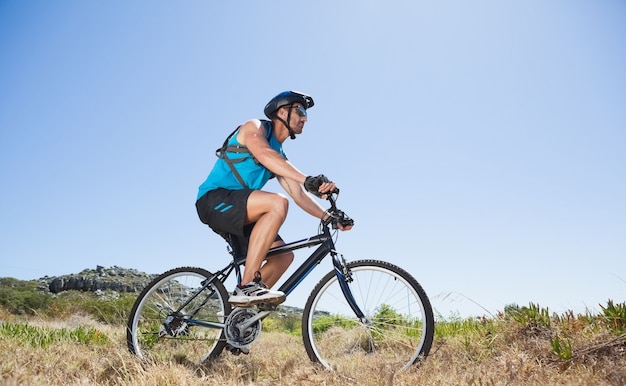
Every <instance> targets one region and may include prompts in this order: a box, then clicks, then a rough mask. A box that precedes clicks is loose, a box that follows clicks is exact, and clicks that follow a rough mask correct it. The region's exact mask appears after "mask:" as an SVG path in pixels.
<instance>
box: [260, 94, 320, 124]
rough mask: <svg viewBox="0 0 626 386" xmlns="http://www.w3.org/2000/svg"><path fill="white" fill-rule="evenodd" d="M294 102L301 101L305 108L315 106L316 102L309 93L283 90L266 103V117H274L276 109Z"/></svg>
mask: <svg viewBox="0 0 626 386" xmlns="http://www.w3.org/2000/svg"><path fill="white" fill-rule="evenodd" d="M294 103H300V104H301V105H302V106H303V107H304V108H305V109H308V108H310V107H313V105H314V104H315V102H313V98H311V96H309V95H306V94H302V93H300V92H297V91H283V92H281V93H280V94H278V95H276V96H275V97H274V98H272V100H271V101H269V102H268V103H267V105H265V109H264V110H263V112H264V113H265V116H266V117H268V118H269V119H272V118H273V117H274V113H275V112H276V110H278V109H279V108H281V107H283V106H287V105H291V104H294Z"/></svg>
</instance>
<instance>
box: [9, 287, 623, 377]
mask: <svg viewBox="0 0 626 386" xmlns="http://www.w3.org/2000/svg"><path fill="white" fill-rule="evenodd" d="M69 298H70V299H73V300H71V301H67V300H61V301H58V302H55V301H52V302H49V303H47V304H46V305H45V306H46V310H47V312H31V313H28V312H21V313H16V312H15V309H13V310H9V309H7V308H6V307H2V308H0V320H2V321H3V322H1V323H0V347H1V348H2V354H3V355H2V361H1V364H0V383H1V384H5V385H85V384H106V385H377V386H378V385H624V384H626V336H625V329H626V305H625V304H623V303H622V304H614V303H613V302H611V301H609V302H608V303H607V304H606V305H604V306H603V307H602V309H603V313H602V314H600V315H589V314H587V315H574V314H572V313H566V314H563V315H556V314H552V315H551V314H550V313H549V312H548V310H547V309H544V308H541V307H540V306H538V305H534V304H530V305H529V306H525V307H517V306H510V307H508V308H507V309H506V310H504V311H503V312H502V313H501V314H499V315H497V316H494V317H489V318H482V319H474V318H472V319H458V320H440V321H438V323H437V326H436V331H435V342H434V344H433V349H432V350H431V353H430V356H429V357H428V358H427V359H426V360H425V361H424V362H423V363H422V364H421V365H419V366H415V367H413V368H411V369H410V370H409V371H406V372H398V371H395V370H393V369H388V368H360V369H359V371H358V372H356V373H353V374H338V373H331V372H327V371H325V370H322V369H321V368H320V367H318V366H316V365H314V364H312V363H311V362H310V361H309V359H308V357H307V355H306V352H305V350H304V347H303V345H302V341H301V337H300V336H298V333H297V328H292V327H293V326H291V327H290V328H288V329H286V328H281V326H280V325H279V324H280V323H279V322H278V321H277V320H268V321H267V322H268V323H266V325H267V328H265V330H266V331H264V332H263V334H262V335H261V337H260V339H259V341H258V342H256V343H255V344H254V345H253V346H252V352H251V353H250V354H249V355H240V356H235V355H232V354H231V353H228V352H224V353H223V354H222V355H221V357H220V358H219V359H218V360H217V361H215V362H213V363H211V364H210V365H207V366H202V367H194V366H189V365H183V364H177V363H156V364H149V365H148V364H145V363H142V362H140V361H138V360H137V359H136V358H135V357H133V356H132V355H131V354H130V353H129V352H128V351H127V348H126V342H125V329H124V325H123V320H124V318H125V311H124V309H118V308H116V307H125V306H126V303H127V302H128V300H124V299H118V300H117V303H116V302H112V303H111V302H108V303H107V304H108V305H107V306H104V304H105V303H102V300H100V302H101V303H100V304H101V305H102V307H99V306H97V303H94V302H95V300H92V299H90V298H89V296H87V295H84V294H74V295H71V296H69ZM76 298H79V299H83V300H82V304H83V305H79V303H81V302H77V301H76ZM111 304H113V305H111ZM116 304H117V305H116ZM84 305H87V308H85V306H84ZM122 305H123V306H122ZM85 309H87V311H85ZM50 310H54V312H51V311H50ZM283 327H284V326H283ZM296 327H297V326H296Z"/></svg>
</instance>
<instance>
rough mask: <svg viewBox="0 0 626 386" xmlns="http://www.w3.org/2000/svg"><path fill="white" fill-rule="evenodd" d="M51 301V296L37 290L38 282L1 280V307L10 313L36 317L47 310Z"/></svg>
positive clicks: (6, 278) (11, 279)
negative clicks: (35, 315) (41, 311)
mask: <svg viewBox="0 0 626 386" xmlns="http://www.w3.org/2000/svg"><path fill="white" fill-rule="evenodd" d="M50 300H51V296H50V295H49V294H47V293H44V292H41V291H39V290H37V282H36V281H23V280H17V279H14V278H11V277H4V278H0V306H2V307H3V308H5V309H6V310H7V311H8V312H9V313H12V314H17V315H23V314H27V315H34V314H37V313H38V312H39V311H40V310H42V309H45V308H46V307H47V305H48V304H49V302H50Z"/></svg>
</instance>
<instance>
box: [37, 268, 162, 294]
mask: <svg viewBox="0 0 626 386" xmlns="http://www.w3.org/2000/svg"><path fill="white" fill-rule="evenodd" d="M154 277H155V275H149V274H147V273H144V272H139V271H137V270H136V269H127V268H122V267H118V266H113V267H110V268H105V267H102V266H100V265H99V266H97V267H96V269H85V270H83V271H82V272H80V273H77V274H70V275H63V276H55V277H49V276H45V277H43V278H41V279H39V281H40V283H41V285H40V288H41V289H43V290H48V291H50V292H52V293H55V294H56V293H59V292H62V291H68V290H78V291H90V292H95V291H105V290H111V291H115V292H139V291H141V290H142V289H143V288H144V287H145V286H146V285H147V284H148V283H149V282H150V281H151V280H152V279H153V278H154Z"/></svg>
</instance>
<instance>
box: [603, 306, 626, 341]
mask: <svg viewBox="0 0 626 386" xmlns="http://www.w3.org/2000/svg"><path fill="white" fill-rule="evenodd" d="M600 308H602V312H603V314H604V319H605V321H606V322H607V324H608V326H609V328H610V329H611V331H612V332H614V333H616V334H620V335H621V334H624V332H625V330H626V303H619V304H614V303H613V300H610V299H609V301H608V302H607V305H606V307H604V306H603V305H602V304H600Z"/></svg>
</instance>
